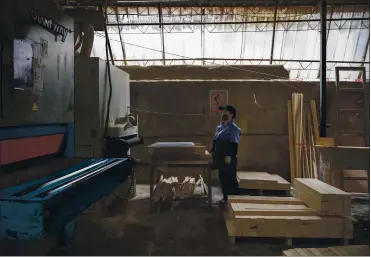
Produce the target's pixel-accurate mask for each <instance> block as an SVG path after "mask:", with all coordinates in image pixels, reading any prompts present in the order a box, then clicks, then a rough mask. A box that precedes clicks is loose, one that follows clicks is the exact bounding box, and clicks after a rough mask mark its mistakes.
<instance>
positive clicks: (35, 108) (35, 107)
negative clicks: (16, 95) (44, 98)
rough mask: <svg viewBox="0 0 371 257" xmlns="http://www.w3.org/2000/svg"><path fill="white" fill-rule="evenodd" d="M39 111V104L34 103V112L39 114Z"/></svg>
mask: <svg viewBox="0 0 371 257" xmlns="http://www.w3.org/2000/svg"><path fill="white" fill-rule="evenodd" d="M38 110H39V108H38V107H37V104H36V103H33V105H32V111H33V112H37V111H38Z"/></svg>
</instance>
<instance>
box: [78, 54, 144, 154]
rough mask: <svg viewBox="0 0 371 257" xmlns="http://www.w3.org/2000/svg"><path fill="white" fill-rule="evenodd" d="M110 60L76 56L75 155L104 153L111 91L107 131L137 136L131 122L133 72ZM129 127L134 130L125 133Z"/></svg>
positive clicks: (108, 132)
mask: <svg viewBox="0 0 371 257" xmlns="http://www.w3.org/2000/svg"><path fill="white" fill-rule="evenodd" d="M108 65H110V64H107V62H105V61H103V60H101V59H99V58H95V57H91V58H86V57H77V58H76V59H75V156H76V157H89V158H91V157H102V156H104V152H103V151H104V148H105V147H104V146H105V138H104V136H105V135H104V132H105V127H106V115H107V108H108V100H109V95H110V90H111V89H110V81H111V83H112V96H111V102H110V107H109V123H108V128H107V135H106V136H112V137H115V138H121V137H131V136H136V135H137V134H138V132H137V126H134V125H132V124H131V123H130V121H129V117H130V109H129V107H130V87H129V74H127V73H126V72H124V71H123V70H121V69H119V68H117V67H115V66H113V65H110V67H109V68H110V74H111V79H109V73H108V72H109V70H108V67H107V66H108ZM125 131H130V132H129V133H125Z"/></svg>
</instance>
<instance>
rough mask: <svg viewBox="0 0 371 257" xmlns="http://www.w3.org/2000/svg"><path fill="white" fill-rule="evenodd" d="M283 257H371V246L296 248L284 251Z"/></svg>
mask: <svg viewBox="0 0 371 257" xmlns="http://www.w3.org/2000/svg"><path fill="white" fill-rule="evenodd" d="M282 255H283V256H370V246H368V245H349V246H333V247H328V248H294V249H290V250H286V251H283V253H282Z"/></svg>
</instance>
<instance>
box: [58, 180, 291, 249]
mask: <svg viewBox="0 0 371 257" xmlns="http://www.w3.org/2000/svg"><path fill="white" fill-rule="evenodd" d="M148 195H149V186H143V185H138V186H137V197H135V198H134V199H132V200H131V201H129V203H127V204H125V203H124V201H118V202H117V203H116V204H115V205H114V206H112V208H111V209H110V210H109V211H108V213H107V214H105V215H103V216H102V215H95V214H94V215H82V216H81V217H80V218H79V219H78V231H77V238H76V241H75V244H74V246H73V247H71V249H70V250H69V251H68V252H64V251H62V252H61V251H56V252H52V253H51V254H53V255H66V254H67V255H219V256H222V255H281V253H282V249H283V248H284V247H283V244H282V243H280V242H278V243H275V244H272V245H267V244H266V242H264V241H262V243H261V244H259V243H257V242H251V243H245V242H243V243H241V244H237V245H233V244H231V243H230V241H229V239H228V236H227V231H226V227H225V223H224V218H223V209H222V208H220V207H217V206H215V207H214V208H213V209H212V210H210V209H208V208H207V206H206V202H205V200H204V199H202V198H201V199H189V200H184V201H182V202H180V205H179V206H178V207H177V208H176V209H175V210H174V211H164V212H161V213H155V212H151V211H150V210H149V200H148ZM220 197H221V195H220V191H219V190H218V189H216V188H215V189H214V194H213V198H215V199H219V198H220Z"/></svg>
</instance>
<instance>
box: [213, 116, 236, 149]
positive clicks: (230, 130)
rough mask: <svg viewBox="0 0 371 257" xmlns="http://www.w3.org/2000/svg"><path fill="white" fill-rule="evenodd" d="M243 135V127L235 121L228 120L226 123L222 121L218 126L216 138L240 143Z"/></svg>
mask: <svg viewBox="0 0 371 257" xmlns="http://www.w3.org/2000/svg"><path fill="white" fill-rule="evenodd" d="M240 136H241V129H240V128H239V127H238V126H237V125H236V123H234V121H233V120H232V121H230V122H228V123H227V124H226V125H224V124H223V122H221V123H220V124H219V125H218V126H217V127H216V133H215V138H214V139H215V140H221V141H229V142H231V143H237V144H238V143H239V142H240Z"/></svg>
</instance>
